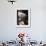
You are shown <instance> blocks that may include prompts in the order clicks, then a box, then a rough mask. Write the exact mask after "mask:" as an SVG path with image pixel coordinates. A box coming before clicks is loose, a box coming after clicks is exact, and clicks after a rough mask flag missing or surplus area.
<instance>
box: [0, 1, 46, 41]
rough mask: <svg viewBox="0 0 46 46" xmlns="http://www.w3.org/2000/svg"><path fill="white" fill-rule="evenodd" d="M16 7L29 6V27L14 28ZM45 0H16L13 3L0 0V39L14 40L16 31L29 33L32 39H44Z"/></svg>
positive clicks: (45, 23) (45, 28)
mask: <svg viewBox="0 0 46 46" xmlns="http://www.w3.org/2000/svg"><path fill="white" fill-rule="evenodd" d="M17 8H31V27H30V28H16V10H17ZM45 11H46V9H45V0H44V1H43V0H17V2H16V3H14V5H12V4H11V3H9V2H7V0H0V40H11V39H12V40H15V39H16V37H17V35H18V32H21V31H24V32H25V33H28V34H30V36H31V38H32V39H33V40H37V41H40V40H43V41H44V40H46V36H45V35H46V31H45V30H46V21H45V20H46V13H45Z"/></svg>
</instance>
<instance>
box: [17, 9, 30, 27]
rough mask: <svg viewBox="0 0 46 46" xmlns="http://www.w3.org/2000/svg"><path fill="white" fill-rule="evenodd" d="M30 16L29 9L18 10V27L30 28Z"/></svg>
mask: <svg viewBox="0 0 46 46" xmlns="http://www.w3.org/2000/svg"><path fill="white" fill-rule="evenodd" d="M29 17H30V14H29V10H28V9H18V10H17V26H19V27H28V26H29V23H30V18H29Z"/></svg>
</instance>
